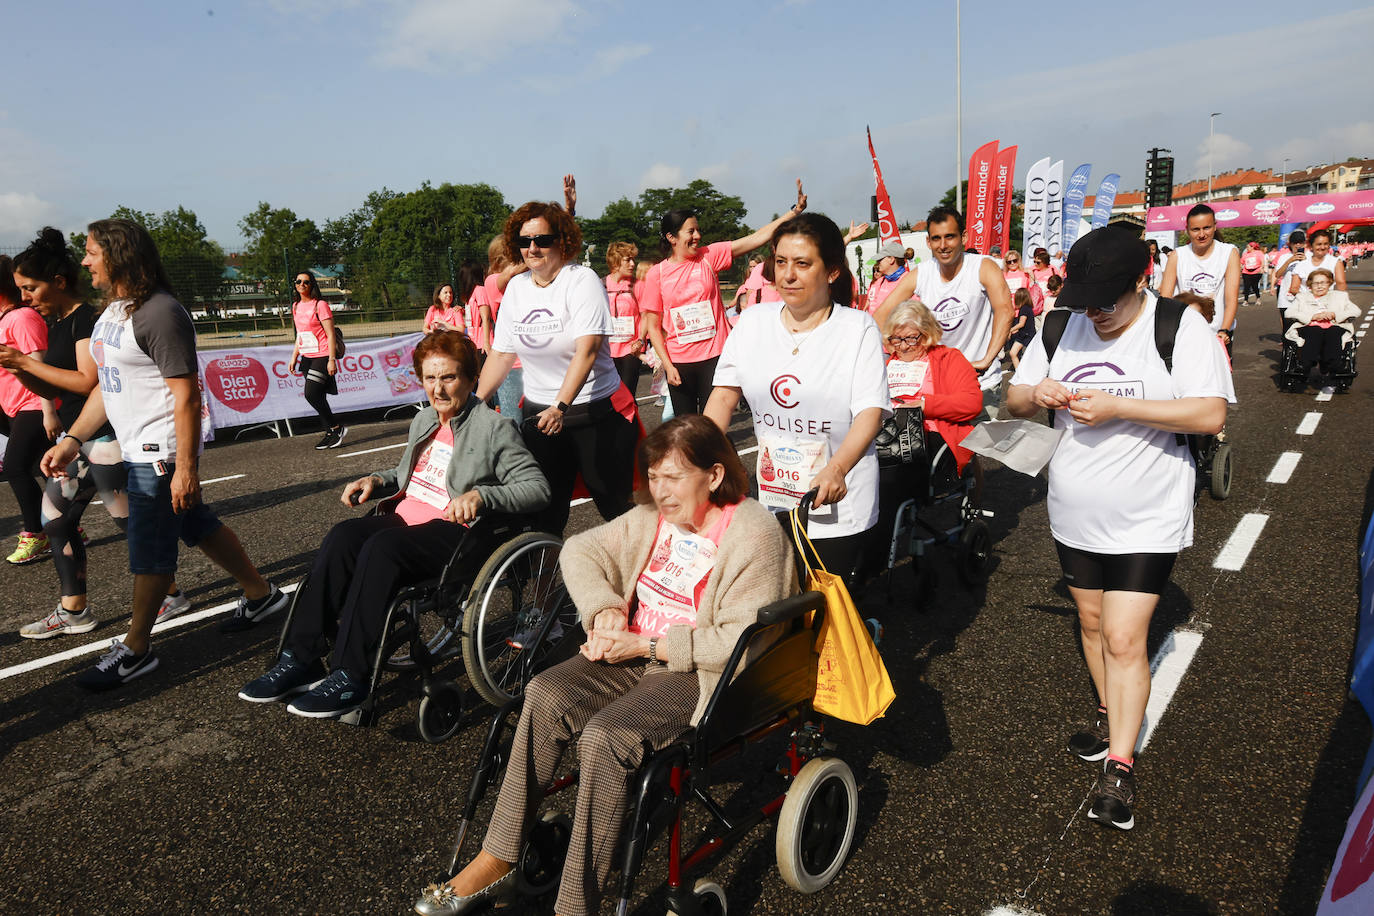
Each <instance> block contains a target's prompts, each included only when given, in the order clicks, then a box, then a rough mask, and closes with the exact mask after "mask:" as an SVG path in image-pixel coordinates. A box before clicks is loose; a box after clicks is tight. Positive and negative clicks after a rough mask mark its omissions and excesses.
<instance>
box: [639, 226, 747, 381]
mask: <svg viewBox="0 0 1374 916" xmlns="http://www.w3.org/2000/svg"><path fill="white" fill-rule="evenodd" d="M733 262H734V255H732V254H731V253H730V243H729V242H714V243H712V244H710V245H707V246H706V247H705V248H702V249H699V250H698V252H697V256H696V257H695V258H693V259H691V260H689V261H677V262H674V261H659V262H658V263H657V264H655V265H654V266H653V267H650V268H649V273H648V275H647V276H645V278H644V295H643V296H641V297H640V300H639V310H640V312H654V313H656V314H658V315H659V316H660V318H661V319H662V322H663V336H664V338H665V339H666V341H667V344H668V358H669V359H671V360H672V361H673V362H675V363H699V362H704V361H705V360H708V359H711V358H712V357H716V356H719V355H720V351H721V350H722V349H724V347H725V338H726V336H727V335H729V333H730V325H729V323H728V322H727V321H726V320H725V303H723V302H722V301H721V298H720V282H719V280H718V279H717V275H718V274H719V273H720V272H721V271H722V270H725V269H726V268H728V267H729V266H730V265H731V264H732V263H733Z"/></svg>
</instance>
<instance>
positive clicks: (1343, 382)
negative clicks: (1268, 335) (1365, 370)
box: [1279, 336, 1359, 394]
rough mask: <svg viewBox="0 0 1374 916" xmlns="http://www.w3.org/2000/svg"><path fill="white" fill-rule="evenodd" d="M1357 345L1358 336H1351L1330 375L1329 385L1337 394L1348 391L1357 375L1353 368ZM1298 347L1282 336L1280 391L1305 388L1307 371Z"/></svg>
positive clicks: (1294, 390)
mask: <svg viewBox="0 0 1374 916" xmlns="http://www.w3.org/2000/svg"><path fill="white" fill-rule="evenodd" d="M1357 346H1358V338H1354V337H1352V338H1351V339H1350V342H1349V343H1347V344H1346V345H1345V348H1344V349H1343V350H1342V351H1341V362H1340V365H1338V366H1337V367H1336V370H1335V371H1334V372H1332V373H1331V375H1330V379H1331V387H1332V388H1333V389H1335V390H1336V392H1337V393H1338V394H1345V393H1346V392H1348V391H1349V390H1350V386H1351V384H1353V383H1354V381H1355V376H1357V375H1359V373H1358V372H1357V371H1356V370H1355V350H1356V348H1357ZM1300 349H1301V347H1300V345H1299V344H1298V343H1296V342H1295V341H1292V340H1289V339H1288V337H1287V336H1285V337H1284V338H1283V351H1282V352H1281V354H1280V355H1279V388H1280V390H1282V391H1288V392H1299V391H1303V390H1304V389H1306V388H1307V377H1308V374H1309V371H1308V370H1307V369H1305V368H1303V364H1302V361H1301V360H1300V359H1299V358H1298V356H1299V351H1300Z"/></svg>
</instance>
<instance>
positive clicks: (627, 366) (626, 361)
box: [612, 353, 644, 394]
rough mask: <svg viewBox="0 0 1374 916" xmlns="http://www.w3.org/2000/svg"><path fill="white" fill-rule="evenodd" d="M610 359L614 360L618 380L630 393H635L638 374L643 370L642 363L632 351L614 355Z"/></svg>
mask: <svg viewBox="0 0 1374 916" xmlns="http://www.w3.org/2000/svg"><path fill="white" fill-rule="evenodd" d="M612 360H613V361H614V362H615V371H616V372H617V373H618V374H619V375H620V380H621V381H622V382H624V383H625V387H626V388H628V389H630V394H635V389H636V388H637V387H638V386H639V374H640V373H641V372H642V371H644V363H642V362H640V359H639V357H638V356H636V355H635V354H633V353H626V354H625V355H624V356H615V357H612Z"/></svg>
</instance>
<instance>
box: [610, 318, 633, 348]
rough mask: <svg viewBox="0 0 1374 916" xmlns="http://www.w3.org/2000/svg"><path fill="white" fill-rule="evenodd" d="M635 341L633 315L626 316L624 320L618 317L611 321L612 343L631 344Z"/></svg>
mask: <svg viewBox="0 0 1374 916" xmlns="http://www.w3.org/2000/svg"><path fill="white" fill-rule="evenodd" d="M634 339H635V318H634V316H633V315H626V316H625V317H624V318H621V317H619V316H616V317H614V318H612V319H611V343H618V344H622V343H629V342H630V341H632V340H634Z"/></svg>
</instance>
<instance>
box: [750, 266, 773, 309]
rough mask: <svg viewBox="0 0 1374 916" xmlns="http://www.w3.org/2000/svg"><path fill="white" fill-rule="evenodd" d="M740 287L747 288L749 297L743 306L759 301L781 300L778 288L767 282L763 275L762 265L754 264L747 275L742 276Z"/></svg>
mask: <svg viewBox="0 0 1374 916" xmlns="http://www.w3.org/2000/svg"><path fill="white" fill-rule="evenodd" d="M740 288H741V289H747V290H749V298H748V299H747V300H745V302H744V304H745V306H746V307H747V306H750V305H754V304H756V303H759V302H781V301H782V296H781V295H780V294H779V293H778V288H777V287H776V286H774V285H773V284H772V283H769V282H768V278H767V277H765V276H764V275H763V265H762V264H755V265H754V269H753V270H751V271H749V276H747V277H745V278H744V282H743V283H741V284H740Z"/></svg>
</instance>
